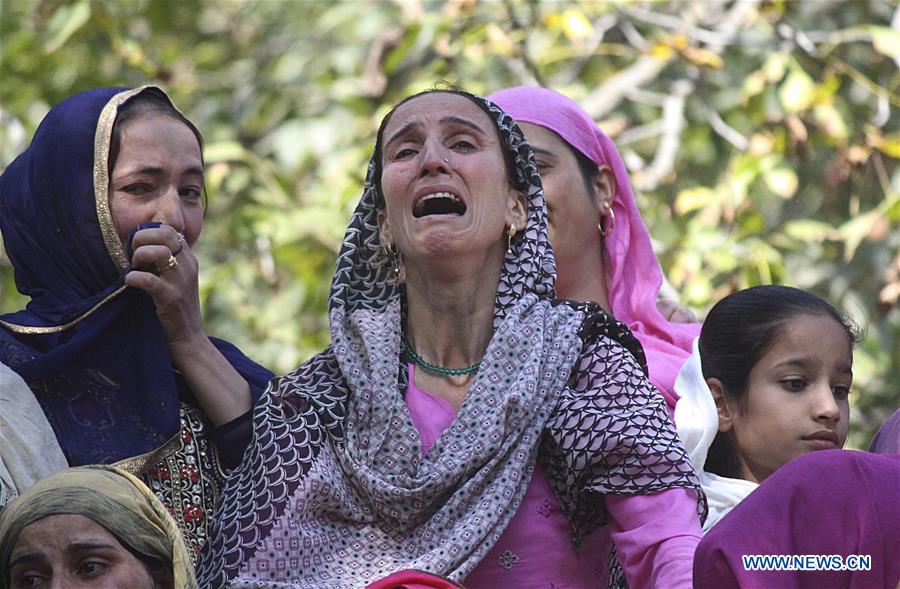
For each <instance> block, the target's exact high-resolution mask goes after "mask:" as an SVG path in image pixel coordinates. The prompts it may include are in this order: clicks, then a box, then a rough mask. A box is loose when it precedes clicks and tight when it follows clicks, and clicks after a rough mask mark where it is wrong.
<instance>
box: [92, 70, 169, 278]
mask: <svg viewBox="0 0 900 589" xmlns="http://www.w3.org/2000/svg"><path fill="white" fill-rule="evenodd" d="M150 87H151V86H141V87H139V88H134V89H133V90H126V91H125V92H120V93H118V94H116V95H115V96H113V97H112V98H111V99H110V100H109V102H107V103H106V106H104V107H103V110H102V111H101V112H100V118H99V119H98V120H97V130H96V132H95V133H94V199H95V203H96V207H97V222H98V223H100V232H101V233H102V234H103V242H104V243H105V244H106V251H107V252H109V257H110V258H112V261H113V264H115V266H116V268H118V269H119V271H120V272H122V271H124V270H125V269H126V268H128V257H127V256H126V255H125V247H124V246H123V245H122V240H121V239H119V232H118V231H116V225H115V223H113V218H112V211H110V210H109V169H108V164H109V144H110V141H111V140H112V130H113V124H114V123H115V122H116V115H117V114H118V113H119V107H120V106H121V105H122V103H124V102H125V101H126V100H128V99H129V98H131V97H132V96H136V95H138V94H140V93H141V92H143V91H144V90H146V89H147V88H150ZM160 91H161V90H160Z"/></svg>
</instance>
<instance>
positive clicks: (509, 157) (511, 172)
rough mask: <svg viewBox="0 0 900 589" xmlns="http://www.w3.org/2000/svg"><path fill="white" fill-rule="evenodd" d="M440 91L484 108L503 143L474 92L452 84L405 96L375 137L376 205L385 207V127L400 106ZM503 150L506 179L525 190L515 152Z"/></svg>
mask: <svg viewBox="0 0 900 589" xmlns="http://www.w3.org/2000/svg"><path fill="white" fill-rule="evenodd" d="M438 92H440V93H443V94H456V95H457V96H462V97H463V98H466V99H468V100H470V101H472V102H473V103H474V104H475V105H476V106H477V107H478V108H480V109H481V110H483V111H484V112H485V113H486V114H487V115H488V118H489V119H490V120H491V123H492V124H493V125H494V128H495V129H496V130H497V136H498V137H500V139H501V143H502V139H503V137H502V135H500V128H499V127H498V126H497V122H496V120H495V119H494V115H493V114H492V113H491V111H490V110H488V107H487V105H486V104H485V103H484V101H483V100H482V99H481V98H479V97H478V96H475V95H474V94H472V93H470V92H466V91H465V90H462V89H460V88H456V87H452V86H451V87H447V88H430V89H428V90H424V91H422V92H419V93H417V94H413V95H412V96H407V97H406V98H404V99H403V100H401V101H400V102H398V103H397V104H395V105H394V107H393V108H392V109H391V110H390V112H388V114H387V115H385V117H384V118H383V119H382V120H381V125H379V126H378V134H377V136H376V139H375V153H374V155H373V159H374V169H373V176H372V179H373V181H374V184H375V194H376V206H377V207H378V208H379V209H383V208H384V194H383V193H382V192H381V175H382V173H383V172H384V167H383V165H382V159H383V157H384V153H383V150H384V145H383V139H384V137H383V135H384V130H385V128H387V126H388V123H389V122H390V120H391V117H393V116H394V113H395V112H397V109H398V108H400V107H401V106H403V105H404V104H406V103H407V102H409V101H410V100H413V99H415V98H419V97H420V96H425V95H426V94H436V93H438ZM501 150H502V152H503V162H504V164H506V179H507V180H508V181H509V185H510V186H513V187H514V188H516V189H518V190H523V188H524V187H523V186H521V183H520V182H519V181H518V179H517V178H516V166H515V160H514V154H513V153H512V152H511V151H510V150H509V149H506V148H505V147H503V146H502V145H501Z"/></svg>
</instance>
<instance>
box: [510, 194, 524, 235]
mask: <svg viewBox="0 0 900 589" xmlns="http://www.w3.org/2000/svg"><path fill="white" fill-rule="evenodd" d="M507 202H508V210H507V211H506V226H507V227H512V226H513V225H515V226H516V228H517V231H518V230H522V229H524V228H525V224H526V223H527V222H528V213H527V212H526V211H527V206H526V204H525V195H524V194H522V193H521V192H519V191H517V190H510V195H509V200H508V201H507Z"/></svg>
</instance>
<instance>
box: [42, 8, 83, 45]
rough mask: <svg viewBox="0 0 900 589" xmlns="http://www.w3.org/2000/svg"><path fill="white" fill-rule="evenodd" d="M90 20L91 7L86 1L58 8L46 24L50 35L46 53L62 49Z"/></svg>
mask: <svg viewBox="0 0 900 589" xmlns="http://www.w3.org/2000/svg"><path fill="white" fill-rule="evenodd" d="M90 18H91V6H90V4H89V3H88V2H87V0H81V2H78V3H76V4H63V5H62V6H60V7H59V8H58V9H57V10H56V12H54V13H53V16H52V17H51V18H50V22H49V23H48V24H47V29H48V31H49V32H50V34H51V35H52V37H51V40H50V42H49V43H47V53H53V52H54V51H56V50H57V49H59V48H60V47H62V46H63V45H64V44H65V42H66V41H68V40H69V37H71V36H72V35H74V34H75V33H76V32H78V29H80V28H81V27H83V26H84V24H85V23H87V22H88V20H89V19H90Z"/></svg>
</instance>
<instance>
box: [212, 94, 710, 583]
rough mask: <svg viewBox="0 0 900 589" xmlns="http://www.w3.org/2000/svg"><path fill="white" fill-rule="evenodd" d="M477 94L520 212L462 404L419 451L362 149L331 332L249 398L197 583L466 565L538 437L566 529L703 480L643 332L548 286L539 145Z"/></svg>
mask: <svg viewBox="0 0 900 589" xmlns="http://www.w3.org/2000/svg"><path fill="white" fill-rule="evenodd" d="M470 98H471V99H472V100H475V101H483V99H480V98H477V97H471V96H470ZM483 104H485V105H486V110H487V111H488V112H489V114H490V116H491V117H492V119H493V120H494V122H495V124H496V125H497V129H498V133H499V135H500V139H501V143H502V144H503V145H504V146H505V148H506V149H507V150H509V151H510V153H511V154H512V155H513V160H514V162H515V169H516V175H517V180H518V182H519V184H520V185H521V187H522V190H523V193H524V194H525V195H526V199H527V216H528V220H527V225H526V228H525V230H524V231H523V232H520V233H519V234H518V235H517V237H516V239H515V240H514V241H513V247H512V249H511V251H510V252H508V253H506V254H505V259H504V260H503V270H502V272H501V278H500V282H499V284H498V287H497V298H496V303H495V313H494V334H493V337H492V339H491V341H490V343H489V345H488V348H487V350H486V351H485V355H484V357H483V359H482V362H481V368H480V370H479V371H478V373H477V375H476V377H475V379H474V382H473V385H472V388H471V390H470V392H469V394H468V396H467V397H466V399H465V401H464V403H463V405H462V406H461V407H460V410H459V413H458V415H457V418H456V420H455V421H454V422H453V424H451V425H450V427H449V428H448V429H447V430H446V431H445V432H444V433H443V434H442V435H441V437H440V438H439V439H438V440H437V442H436V443H435V444H434V446H433V447H432V448H431V450H430V451H429V453H428V455H427V456H423V455H422V449H421V441H420V438H419V435H418V432H417V430H416V428H415V426H414V425H413V423H412V421H411V418H410V416H409V412H408V410H407V408H406V405H405V403H404V401H403V391H404V390H405V388H406V384H407V383H406V370H403V369H402V368H405V362H404V357H403V355H402V347H401V330H402V328H403V321H404V313H403V296H404V295H403V287H402V285H397V284H395V283H393V282H392V281H391V280H389V276H388V272H389V270H388V268H386V267H385V265H383V264H379V263H377V262H376V260H377V256H378V255H379V254H378V247H379V245H380V243H379V241H378V232H377V224H376V216H377V212H378V211H377V206H376V202H377V199H376V191H375V187H374V185H373V165H372V163H370V166H369V174H368V176H367V181H366V186H365V190H364V192H363V196H362V199H361V200H360V203H359V206H358V207H357V209H356V212H355V213H354V215H353V217H352V219H351V222H350V226H349V228H348V230H347V233H346V237H345V239H344V243H343V246H342V248H341V251H340V255H339V258H338V261H337V269H336V272H335V276H334V281H333V284H332V294H331V299H330V311H329V315H330V322H331V334H332V345H331V346H330V347H329V348H328V349H326V350H325V351H324V352H322V353H321V354H318V355H317V356H315V357H313V358H312V359H310V360H309V361H308V362H306V363H305V364H304V365H302V366H301V367H300V368H298V369H297V370H296V371H295V372H293V373H291V374H289V375H287V376H284V377H281V378H279V379H276V380H275V381H273V383H272V385H271V386H270V389H269V390H268V391H267V392H266V394H265V395H264V396H263V398H262V399H261V401H260V402H259V403H258V404H257V406H256V409H255V411H254V438H253V442H252V443H251V445H250V447H249V448H248V450H247V452H246V454H245V455H244V459H243V462H242V464H241V465H240V466H239V467H238V468H236V469H235V470H234V471H233V472H232V474H231V476H230V478H229V481H228V483H227V485H226V488H225V491H224V493H223V498H222V501H221V503H220V509H219V511H218V513H217V514H216V516H215V518H214V521H213V522H212V526H211V529H210V539H209V542H208V543H207V545H206V547H205V548H204V552H203V554H202V556H201V563H200V566H199V570H198V576H199V579H200V581H201V584H202V585H203V586H210V587H222V586H226V585H228V586H231V587H302V588H305V589H326V588H327V589H344V588H354V587H364V586H365V585H366V584H367V583H368V582H370V581H371V580H373V579H376V578H380V577H383V576H386V575H387V574H389V573H392V572H394V571H397V570H400V569H405V568H413V569H418V570H425V571H429V572H432V573H435V574H438V575H442V576H446V577H448V578H450V579H453V580H457V581H459V580H462V579H463V578H464V577H465V576H466V574H468V572H469V571H471V570H472V569H473V568H474V567H475V565H476V564H477V563H478V562H479V561H480V560H481V558H482V557H483V556H484V555H485V554H486V553H487V552H488V551H489V550H490V548H491V547H492V546H493V544H494V543H495V542H496V541H497V539H498V538H499V536H500V534H501V533H502V531H503V529H504V528H505V526H506V524H507V523H508V522H509V520H510V519H511V518H512V516H513V515H514V514H515V512H516V510H517V509H518V506H519V503H520V501H521V499H522V496H523V495H524V493H525V489H526V487H527V486H528V483H529V482H530V480H531V475H532V472H533V469H534V465H535V463H536V460H537V459H538V454H539V453H540V459H541V461H542V463H543V464H544V465H545V466H544V467H545V468H546V469H547V470H546V473H547V475H548V478H549V479H550V480H551V485H552V487H553V489H554V490H555V492H556V493H557V495H558V497H559V499H560V502H561V504H562V505H563V508H564V509H565V511H566V513H567V514H568V515H569V517H570V518H571V519H572V522H573V534H574V537H575V538H576V540H577V539H579V538H581V537H583V536H584V534H586V533H589V532H590V531H593V530H594V529H596V528H597V527H598V526H600V525H603V524H604V523H605V522H606V512H605V509H604V506H603V502H602V495H603V494H605V493H617V494H635V493H648V492H654V491H660V490H663V489H667V488H673V487H689V488H693V489H698V490H699V487H698V485H697V483H696V481H695V479H694V475H693V470H692V468H691V466H690V464H689V462H688V460H687V457H686V455H685V453H684V451H683V450H682V449H681V447H680V445H679V442H678V437H677V435H676V433H675V431H674V429H673V428H672V426H671V424H670V423H669V421H668V417H667V414H666V411H665V408H664V405H663V401H662V398H661V397H660V396H659V395H658V394H657V393H656V392H655V391H654V389H653V388H652V386H651V385H649V383H648V382H647V380H646V376H645V371H644V368H643V353H642V351H641V349H640V345H639V344H638V343H637V340H635V339H634V338H633V337H632V336H631V334H630V332H629V331H628V329H627V328H626V327H625V326H623V325H622V324H620V323H619V322H618V321H616V320H614V319H612V318H610V317H609V316H607V315H606V314H605V313H604V312H603V311H602V310H600V309H599V307H597V306H595V305H587V304H585V305H576V304H574V303H569V302H561V301H554V300H553V299H552V296H553V280H554V275H555V268H554V262H553V255H552V252H551V250H550V248H549V242H548V239H547V222H546V206H545V203H544V198H543V192H542V190H541V187H540V179H539V176H538V172H537V167H536V166H535V164H534V161H533V158H532V153H531V148H530V147H529V146H528V144H527V143H525V142H524V140H523V136H522V133H521V132H520V131H519V129H518V127H517V126H516V124H515V122H514V121H513V120H512V119H510V118H509V117H508V116H506V115H505V114H504V113H503V112H502V111H500V110H499V109H498V108H497V107H495V106H494V105H492V104H491V103H488V102H487V101H483ZM498 173H502V172H501V171H498ZM498 238H499V236H498ZM698 492H699V491H698Z"/></svg>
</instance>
